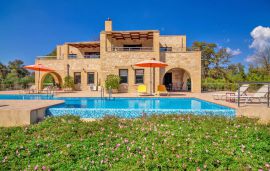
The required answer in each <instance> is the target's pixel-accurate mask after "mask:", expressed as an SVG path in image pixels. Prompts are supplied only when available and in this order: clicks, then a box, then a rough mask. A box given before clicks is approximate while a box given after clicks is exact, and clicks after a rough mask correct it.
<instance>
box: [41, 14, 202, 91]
mask: <svg viewBox="0 0 270 171" xmlns="http://www.w3.org/2000/svg"><path fill="white" fill-rule="evenodd" d="M112 28H113V27H112V21H111V20H110V19H108V20H107V21H105V30H104V31H101V32H100V40H99V41H89V42H71V43H65V44H63V45H58V46H57V56H46V57H37V59H36V63H41V64H44V65H45V66H47V67H50V68H52V69H54V72H50V73H46V72H42V73H41V76H40V80H39V81H40V82H41V83H42V82H43V81H44V79H45V77H46V75H47V74H51V75H52V76H53V78H54V80H55V82H56V83H57V84H58V85H61V84H62V83H63V81H64V78H65V77H66V76H67V75H70V76H73V78H74V83H75V87H76V89H77V90H89V89H90V86H92V88H93V87H97V86H100V85H101V86H103V85H104V82H105V80H106V76H107V75H109V74H116V75H119V76H120V78H121V86H122V87H124V89H121V90H120V91H125V92H136V90H137V86H138V85H139V84H145V85H146V86H147V88H148V89H149V86H150V69H149V68H141V67H136V66H134V64H136V63H137V62H141V61H143V60H148V59H156V60H159V61H162V62H165V63H167V64H168V66H167V67H166V68H155V69H153V75H154V78H155V79H154V80H153V87H154V91H155V89H156V88H157V86H158V85H160V84H164V85H166V87H167V88H168V90H172V91H191V92H201V52H200V51H197V50H190V49H187V47H186V36H185V35H160V32H159V31H158V30H136V31H114V30H113V29H112ZM37 75H38V74H36V76H37ZM37 79H38V77H36V85H37V81H38V80H37ZM121 86H120V87H121ZM39 88H40V89H41V88H42V84H40V87H39Z"/></svg>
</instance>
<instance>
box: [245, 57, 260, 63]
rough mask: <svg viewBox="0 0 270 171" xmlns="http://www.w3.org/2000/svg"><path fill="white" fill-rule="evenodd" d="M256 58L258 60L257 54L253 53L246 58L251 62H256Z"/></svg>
mask: <svg viewBox="0 0 270 171" xmlns="http://www.w3.org/2000/svg"><path fill="white" fill-rule="evenodd" d="M256 60H257V57H256V56H255V55H251V56H248V57H247V58H246V62H250V63H252V62H255V61H256Z"/></svg>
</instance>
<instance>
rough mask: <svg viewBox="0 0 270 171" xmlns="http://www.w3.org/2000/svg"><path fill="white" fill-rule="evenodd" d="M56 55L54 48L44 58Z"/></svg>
mask: <svg viewBox="0 0 270 171" xmlns="http://www.w3.org/2000/svg"><path fill="white" fill-rule="evenodd" d="M56 55H57V50H56V48H54V49H53V50H52V51H51V52H50V53H48V54H47V55H46V56H56Z"/></svg>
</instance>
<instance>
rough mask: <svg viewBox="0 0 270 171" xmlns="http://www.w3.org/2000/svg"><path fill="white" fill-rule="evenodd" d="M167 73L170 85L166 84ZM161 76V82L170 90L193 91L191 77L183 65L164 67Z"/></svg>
mask: <svg viewBox="0 0 270 171" xmlns="http://www.w3.org/2000/svg"><path fill="white" fill-rule="evenodd" d="M168 74H169V75H171V76H169V77H171V83H169V84H171V85H168V82H166V79H167V77H168ZM161 78H162V80H161V82H162V83H163V84H164V85H165V86H166V87H167V89H168V90H170V91H193V89H192V83H193V82H194V81H193V79H192V78H193V77H192V75H191V73H190V72H189V71H188V69H186V68H184V67H168V68H167V67H166V69H165V70H164V72H163V74H162V75H161Z"/></svg>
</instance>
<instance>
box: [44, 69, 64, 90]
mask: <svg viewBox="0 0 270 171" xmlns="http://www.w3.org/2000/svg"><path fill="white" fill-rule="evenodd" d="M40 82H41V84H40V85H41V89H43V88H44V87H47V86H55V87H58V88H61V86H62V83H63V82H62V78H61V76H60V75H59V74H58V73H56V72H48V73H46V74H44V75H43V76H42V78H41V81H40Z"/></svg>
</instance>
